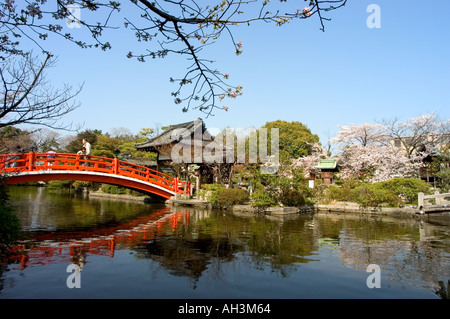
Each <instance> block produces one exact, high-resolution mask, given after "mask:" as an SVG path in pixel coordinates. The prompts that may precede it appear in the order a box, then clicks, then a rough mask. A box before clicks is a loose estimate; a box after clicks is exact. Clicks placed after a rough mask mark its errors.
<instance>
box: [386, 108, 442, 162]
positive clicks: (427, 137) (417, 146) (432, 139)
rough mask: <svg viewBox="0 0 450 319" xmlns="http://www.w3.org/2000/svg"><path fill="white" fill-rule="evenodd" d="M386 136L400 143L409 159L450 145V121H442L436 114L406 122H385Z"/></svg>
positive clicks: (396, 120) (393, 120)
mask: <svg viewBox="0 0 450 319" xmlns="http://www.w3.org/2000/svg"><path fill="white" fill-rule="evenodd" d="M383 127H384V130H385V132H386V133H385V134H386V135H387V136H389V137H390V138H391V139H392V140H394V141H395V140H396V141H398V142H399V144H400V146H401V148H403V149H404V150H405V151H406V154H407V156H408V157H410V158H411V157H413V156H414V154H415V153H417V152H424V151H428V152H430V151H431V150H433V149H435V148H439V147H440V146H441V145H445V144H449V142H450V140H449V137H450V119H447V120H441V119H440V118H439V116H438V115H437V114H436V113H431V114H430V113H429V114H424V115H421V116H418V117H415V118H410V119H407V120H406V121H404V122H401V121H399V119H398V118H394V119H392V120H384V121H383Z"/></svg>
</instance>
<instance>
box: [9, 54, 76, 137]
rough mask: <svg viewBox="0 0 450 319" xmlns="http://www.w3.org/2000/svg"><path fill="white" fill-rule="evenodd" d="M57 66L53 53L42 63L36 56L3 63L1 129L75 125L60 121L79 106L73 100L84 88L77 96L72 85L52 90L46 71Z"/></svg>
mask: <svg viewBox="0 0 450 319" xmlns="http://www.w3.org/2000/svg"><path fill="white" fill-rule="evenodd" d="M53 63H54V61H53V60H52V59H51V55H50V54H49V53H46V57H45V60H44V62H43V63H42V64H39V62H38V60H37V58H36V57H33V56H32V55H27V56H25V57H21V56H17V57H15V58H10V59H8V60H6V61H3V62H2V63H1V65H0V78H1V81H2V83H1V88H0V105H1V106H0V128H3V127H6V126H10V125H18V124H34V125H41V126H47V127H50V128H54V129H66V130H69V129H71V128H72V125H71V124H70V125H64V124H60V120H61V118H62V117H63V116H65V115H66V114H68V113H70V112H72V111H73V110H74V109H76V108H77V107H78V106H79V105H78V104H76V103H74V102H73V101H72V100H73V98H74V97H75V96H76V95H77V94H78V93H80V91H81V87H80V88H79V89H78V90H77V91H76V92H75V93H74V94H72V93H71V90H72V88H71V87H68V86H65V87H64V88H63V89H60V90H54V89H53V88H52V87H50V86H49V85H48V83H47V81H46V79H45V73H44V70H45V69H46V68H49V67H50V66H51V65H52V64H53Z"/></svg>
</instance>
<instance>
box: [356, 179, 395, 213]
mask: <svg viewBox="0 0 450 319" xmlns="http://www.w3.org/2000/svg"><path fill="white" fill-rule="evenodd" d="M351 199H352V201H353V202H356V203H358V204H359V205H361V206H362V207H378V206H381V205H383V204H384V205H387V206H391V207H394V206H399V205H400V204H401V203H402V200H401V199H400V197H398V196H397V195H396V194H394V193H392V192H391V191H389V190H387V189H384V188H383V187H382V185H381V184H380V183H375V184H370V183H364V184H361V185H360V186H358V187H356V188H354V189H353V190H352V191H351Z"/></svg>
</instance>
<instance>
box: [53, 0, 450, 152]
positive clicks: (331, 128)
mask: <svg viewBox="0 0 450 319" xmlns="http://www.w3.org/2000/svg"><path fill="white" fill-rule="evenodd" d="M273 1H274V0H273ZM289 1H290V2H293V0H289ZM289 1H288V2H289ZM297 2H298V3H299V4H298V7H300V8H303V7H304V5H305V2H304V1H302V0H297ZM370 4H377V5H378V6H379V8H380V9H381V28H373V29H370V28H368V27H367V24H366V20H367V18H368V17H369V15H370V14H371V13H369V12H367V10H366V9H367V7H368V6H369V5H370ZM448 12H450V1H448V0H437V1H434V2H433V7H430V6H426V7H425V6H424V5H423V2H421V1H420V2H419V1H415V0H414V1H406V0H396V1H392V0H370V1H365V0H349V1H348V4H347V5H346V6H345V7H344V8H341V9H339V10H337V11H333V12H330V13H328V14H327V17H329V18H331V19H332V20H331V21H329V22H327V23H326V25H325V27H326V30H325V32H322V31H321V30H320V29H319V28H320V24H319V21H318V19H317V17H316V16H313V17H312V18H311V19H307V20H302V21H296V22H293V23H289V24H286V25H284V26H282V27H276V26H275V25H273V24H270V25H269V24H265V23H254V24H253V25H252V26H250V27H243V26H241V27H238V28H236V29H235V34H234V37H235V40H236V41H242V43H243V47H242V48H243V53H242V54H241V55H239V56H236V55H235V54H234V47H233V46H232V44H231V42H229V41H228V40H227V39H225V38H224V39H223V40H222V41H221V42H219V43H218V44H217V46H214V47H210V48H209V49H208V52H209V56H208V57H211V58H213V59H215V60H216V61H217V62H216V65H215V67H217V68H218V69H220V70H221V71H222V72H223V73H229V74H230V81H231V82H232V83H233V84H236V85H237V84H240V85H242V86H243V95H242V96H241V97H238V98H237V99H235V100H227V101H226V102H225V103H224V104H225V105H226V106H228V107H229V111H228V112H225V111H216V112H215V116H212V117H209V118H205V115H204V114H203V113H201V112H199V111H197V110H190V111H189V112H187V113H183V112H182V111H181V107H180V106H179V105H175V104H174V103H173V97H172V96H171V95H170V92H172V91H173V90H174V89H175V86H174V84H172V83H170V82H169V78H170V77H180V76H183V75H184V72H185V70H186V68H187V67H188V65H189V62H188V61H186V60H185V59H184V58H183V57H180V56H169V57H167V58H164V59H155V60H148V62H145V63H142V62H138V61H136V60H132V59H127V58H126V57H125V56H126V54H127V52H128V51H130V50H132V49H133V46H135V44H136V41H135V39H134V38H133V36H132V33H130V32H129V31H128V32H123V31H125V30H115V31H114V32H108V33H107V34H106V36H107V39H108V40H109V41H110V42H111V44H112V46H113V49H112V50H110V51H108V52H103V51H101V50H96V49H89V50H83V49H79V48H78V47H76V46H75V45H72V44H71V43H69V42H67V41H64V40H62V39H53V40H50V41H48V43H47V44H46V47H47V48H49V49H50V50H52V52H53V53H54V54H55V55H57V56H58V62H57V64H56V66H55V67H53V68H52V69H51V70H50V71H49V72H48V78H49V80H51V82H52V84H53V85H54V86H55V87H58V86H60V85H61V84H62V83H67V84H71V85H73V86H74V87H77V85H78V84H81V83H84V88H83V91H82V93H81V94H80V95H79V96H78V97H77V101H78V102H80V103H81V106H80V108H79V109H77V110H75V111H74V112H72V113H71V114H70V115H68V116H67V117H66V118H65V119H64V122H71V121H73V122H75V123H79V122H84V127H83V129H101V130H102V131H103V132H108V131H110V130H111V129H112V128H119V127H125V128H128V129H130V130H131V131H132V132H133V133H137V132H138V131H139V130H140V129H141V128H143V127H154V126H155V124H156V123H158V124H160V125H169V124H175V123H181V122H187V121H192V120H194V119H196V118H197V117H202V118H203V119H204V121H205V122H206V125H207V127H208V128H217V129H222V128H225V127H231V128H243V129H246V128H248V127H250V126H254V127H257V128H258V127H260V126H262V125H264V123H266V122H268V121H274V120H285V121H299V122H302V123H303V124H305V125H307V126H308V127H309V128H310V129H311V131H312V132H313V133H315V134H317V135H319V137H320V138H321V142H322V143H326V141H327V138H328V137H332V136H334V135H335V134H336V132H337V130H338V125H348V124H359V123H375V122H377V121H380V120H382V119H389V118H392V117H398V118H400V119H402V120H405V119H407V118H411V117H417V116H419V115H422V114H425V113H431V112H437V113H438V114H439V116H440V117H441V118H443V119H448V118H450V32H449V31H450V20H448V17H447V14H448ZM121 15H126V12H124V11H122V12H121ZM121 23H122V20H121V18H120V17H118V25H119V26H121ZM72 31H73V30H72ZM74 34H75V35H76V33H74Z"/></svg>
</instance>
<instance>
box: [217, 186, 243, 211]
mask: <svg viewBox="0 0 450 319" xmlns="http://www.w3.org/2000/svg"><path fill="white" fill-rule="evenodd" d="M248 200H249V194H248V192H247V191H246V190H245V189H241V188H224V189H222V190H220V191H219V194H218V196H217V200H216V203H217V204H218V205H219V206H221V207H228V206H231V205H240V204H244V203H246V202H247V201H248Z"/></svg>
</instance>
